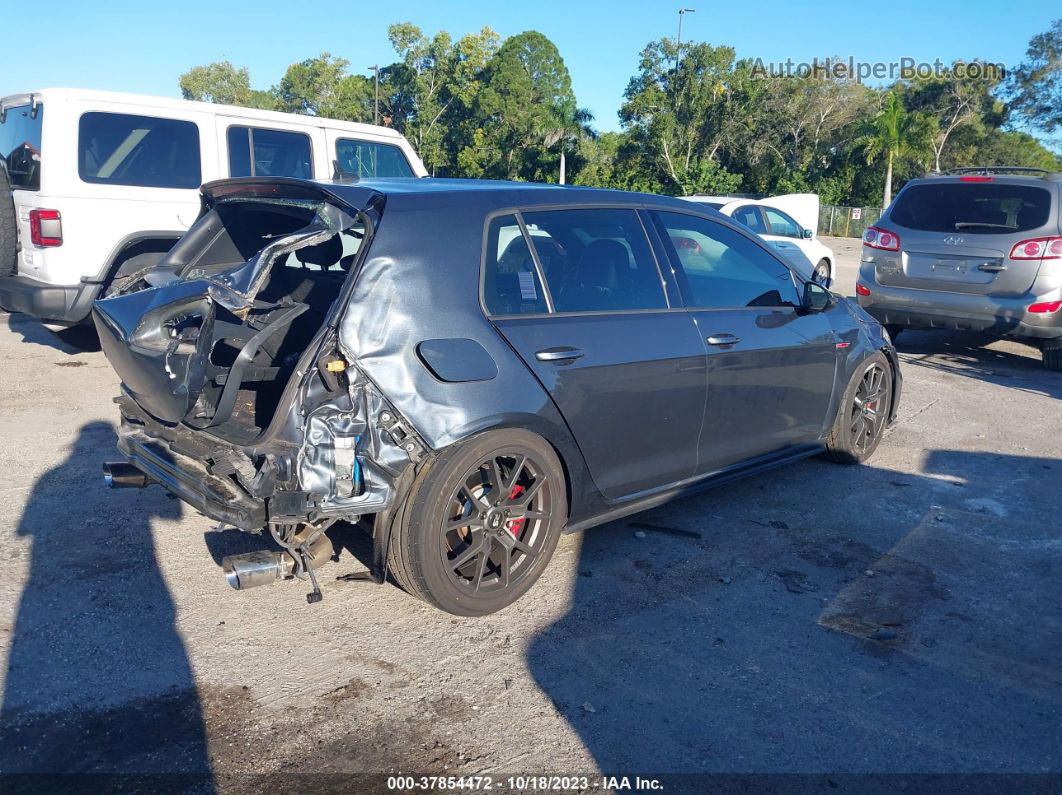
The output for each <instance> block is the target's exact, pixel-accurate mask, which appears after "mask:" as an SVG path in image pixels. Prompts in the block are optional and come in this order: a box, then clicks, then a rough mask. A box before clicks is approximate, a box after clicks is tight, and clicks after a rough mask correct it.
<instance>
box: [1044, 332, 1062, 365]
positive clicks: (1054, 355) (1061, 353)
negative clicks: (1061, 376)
mask: <svg viewBox="0 0 1062 795" xmlns="http://www.w3.org/2000/svg"><path fill="white" fill-rule="evenodd" d="M1041 353H1042V354H1043V357H1044V367H1046V368H1047V369H1048V370H1054V371H1055V372H1056V373H1057V372H1062V341H1060V340H1051V341H1050V342H1045V343H1044V344H1043V348H1042V349H1041Z"/></svg>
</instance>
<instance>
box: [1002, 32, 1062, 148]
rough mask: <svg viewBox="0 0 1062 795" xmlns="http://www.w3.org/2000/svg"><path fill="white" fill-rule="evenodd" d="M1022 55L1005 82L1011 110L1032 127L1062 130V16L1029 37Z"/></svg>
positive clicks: (1052, 130)
mask: <svg viewBox="0 0 1062 795" xmlns="http://www.w3.org/2000/svg"><path fill="white" fill-rule="evenodd" d="M1025 57H1026V60H1025V61H1024V62H1022V64H1021V65H1020V66H1018V68H1017V69H1015V70H1014V71H1013V72H1012V73H1011V77H1010V82H1009V85H1008V92H1009V94H1010V97H1011V107H1012V110H1013V111H1014V112H1015V113H1016V114H1017V115H1018V116H1019V117H1020V118H1022V119H1023V120H1024V121H1025V122H1026V123H1028V124H1029V125H1031V126H1033V127H1036V128H1038V129H1041V130H1044V131H1045V132H1048V133H1055V132H1058V131H1062V19H1056V20H1055V21H1054V22H1053V23H1052V25H1051V27H1050V29H1049V30H1046V31H1044V32H1043V33H1040V34H1038V35H1036V36H1033V37H1032V39H1031V40H1030V41H1029V49H1028V50H1026V53H1025Z"/></svg>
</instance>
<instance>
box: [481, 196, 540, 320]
mask: <svg viewBox="0 0 1062 795" xmlns="http://www.w3.org/2000/svg"><path fill="white" fill-rule="evenodd" d="M483 301H484V303H485V304H486V307H487V311H488V312H489V313H490V314H492V315H524V314H537V313H541V312H545V311H547V306H546V296H545V292H544V291H543V290H542V283H541V282H540V281H539V279H538V273H537V271H536V269H535V260H534V257H532V256H531V249H530V248H528V245H527V240H525V239H524V235H523V232H522V231H521V230H520V224H519V222H518V221H517V220H516V216H515V215H503V216H500V217H498V218H495V219H494V220H493V221H491V222H490V226H489V227H488V228H487V250H486V262H485V263H484V272H483Z"/></svg>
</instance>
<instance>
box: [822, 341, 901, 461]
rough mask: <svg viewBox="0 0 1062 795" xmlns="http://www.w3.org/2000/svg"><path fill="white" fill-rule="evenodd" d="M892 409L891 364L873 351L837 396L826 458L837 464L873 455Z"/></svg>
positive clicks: (863, 459) (827, 439)
mask: <svg viewBox="0 0 1062 795" xmlns="http://www.w3.org/2000/svg"><path fill="white" fill-rule="evenodd" d="M891 411H892V367H891V366H890V365H889V360H888V359H887V358H885V355H884V354H883V353H881V352H880V351H875V352H874V353H872V354H871V355H870V356H868V357H867V358H866V359H864V360H863V362H862V363H861V364H860V365H859V367H858V368H856V371H855V373H853V375H852V379H851V380H850V381H849V382H848V387H847V388H846V389H845V390H844V395H842V396H841V403H840V405H839V406H838V407H837V418H836V419H835V420H834V423H833V428H832V429H831V431H830V435H829V436H828V437H826V457H827V458H828V459H830V460H831V461H834V462H836V463H838V464H861V463H863V462H864V461H866V460H867V459H868V458H870V456H872V455H873V454H874V451H875V450H876V449H877V448H878V444H879V443H880V442H881V437H882V436H884V435H885V426H886V425H888V422H889V414H890V412H891Z"/></svg>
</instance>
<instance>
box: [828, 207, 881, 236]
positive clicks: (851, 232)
mask: <svg viewBox="0 0 1062 795" xmlns="http://www.w3.org/2000/svg"><path fill="white" fill-rule="evenodd" d="M879 218H881V208H880V207H838V206H836V205H833V204H823V205H821V206H820V207H819V234H820V235H829V236H831V237H862V236H863V230H865V229H866V228H867V227H868V226H873V225H874V223H875V222H876V221H877V220H878V219H879Z"/></svg>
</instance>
